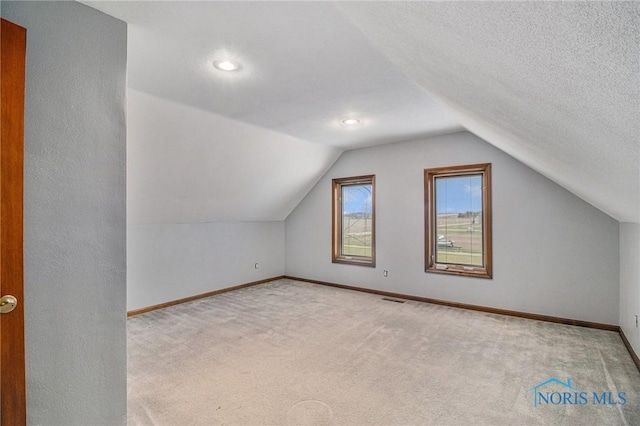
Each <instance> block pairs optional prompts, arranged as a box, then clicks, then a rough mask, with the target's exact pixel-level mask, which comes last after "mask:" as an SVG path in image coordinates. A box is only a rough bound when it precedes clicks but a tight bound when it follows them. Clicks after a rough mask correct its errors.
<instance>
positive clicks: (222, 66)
mask: <svg viewBox="0 0 640 426" xmlns="http://www.w3.org/2000/svg"><path fill="white" fill-rule="evenodd" d="M213 66H214V67H216V68H218V69H219V70H222V71H240V68H241V66H240V64H239V63H237V62H233V61H228V60H224V61H215V62H214V63H213Z"/></svg>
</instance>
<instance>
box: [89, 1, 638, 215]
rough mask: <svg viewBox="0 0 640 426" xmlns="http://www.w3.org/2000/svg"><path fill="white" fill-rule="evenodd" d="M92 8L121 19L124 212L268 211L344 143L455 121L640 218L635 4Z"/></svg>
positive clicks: (293, 200) (281, 205)
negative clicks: (349, 121) (233, 64)
mask: <svg viewBox="0 0 640 426" xmlns="http://www.w3.org/2000/svg"><path fill="white" fill-rule="evenodd" d="M87 4H89V5H91V6H92V7H96V8H98V9H100V10H103V11H104V12H106V13H109V14H111V15H113V16H115V17H117V18H120V19H123V20H125V21H126V22H128V23H129V46H128V49H129V63H128V67H129V70H128V73H129V75H128V78H129V87H130V88H131V91H132V93H133V94H132V95H131V96H130V100H129V104H130V111H129V127H130V129H132V130H131V131H130V135H129V144H130V146H131V149H134V150H136V153H135V154H134V155H133V156H132V155H129V164H128V169H129V181H128V182H129V187H130V199H129V200H130V203H129V206H130V208H129V210H130V215H129V216H130V220H132V221H140V222H175V221H177V222H182V221H186V222H192V221H215V220H281V219H283V218H284V217H286V215H287V214H288V213H289V212H290V211H291V209H293V208H294V207H295V204H297V202H298V201H299V200H300V199H301V198H302V196H304V194H305V193H306V191H308V190H309V189H310V188H311V186H312V185H313V184H314V183H315V182H316V181H317V179H318V178H319V177H320V176H321V175H322V174H323V173H324V172H325V171H326V170H327V168H328V167H330V165H331V163H332V162H333V161H334V160H335V158H337V156H338V155H339V153H340V152H341V151H342V150H346V149H354V148H359V147H363V146H370V145H375V144H381V143H389V142H396V141H401V140H407V139H411V138H417V137H422V136H429V135H435V134H442V133H448V132H454V131H458V130H460V129H462V128H463V127H462V126H464V127H465V128H467V129H468V130H470V131H472V132H474V133H476V134H477V135H478V136H480V137H482V138H483V139H485V140H487V141H488V142H489V143H492V144H494V145H496V146H497V147H498V148H500V149H502V150H504V151H506V152H507V153H509V154H510V155H512V156H514V157H515V158H517V159H519V160H520V161H522V162H524V163H525V164H527V165H529V166H531V167H532V168H534V169H536V170H538V171H539V172H541V173H543V174H544V175H546V176H547V177H549V178H551V179H553V180H555V181H556V182H558V183H559V184H561V185H562V186H564V187H566V188H567V189H569V190H570V191H572V192H574V193H575V194H577V195H578V196H580V197H582V198H583V199H585V200H586V201H588V202H590V203H592V204H593V205H595V206H596V207H598V208H600V209H601V210H603V211H605V212H606V213H608V214H610V215H611V216H613V217H614V218H616V219H618V220H620V221H632V222H639V221H640V166H639V165H640V149H639V146H640V142H639V141H640V132H639V124H638V123H639V118H640V116H639V114H640V104H639V99H640V83H639V79H638V76H639V75H640V63H639V61H640V52H639V46H640V30H639V28H640V17H639V12H638V10H639V8H638V3H637V2H629V3H618V2H616V3H565V2H561V3H556V2H87ZM221 55H226V56H230V57H231V58H233V59H236V60H238V61H240V62H241V63H242V65H243V70H242V71H241V72H239V73H234V74H226V75H225V74H223V73H221V72H220V71H217V70H215V69H213V68H212V67H211V62H212V61H213V60H214V59H216V58H218V57H220V56H221ZM185 108H188V109H185ZM136 111H137V112H136ZM191 114H193V116H191ZM347 116H356V117H358V118H360V119H361V120H362V124H361V125H360V126H356V127H355V128H347V127H345V126H344V125H343V124H342V123H341V120H342V118H344V117H347ZM154 117H156V118H155V119H154ZM157 117H162V123H163V125H162V126H160V127H158V126H156V127H153V125H155V124H153V123H154V121H153V120H156V123H157ZM190 117H191V118H190ZM194 121H195V122H194ZM196 122H197V123H196ZM208 122H211V123H215V125H213V124H212V125H210V126H209V125H207V124H205V123H208ZM152 124H153V125H152ZM192 126H195V128H196V129H198V130H197V131H194V132H189V129H190V128H192ZM207 126H208V127H207ZM244 126H248V127H244ZM240 128H242V129H243V130H242V131H239V130H238V129H240ZM158 129H162V131H159V130H158ZM248 129H250V130H248ZM249 134H250V135H249ZM278 135H280V136H278ZM247 138H249V139H247ZM281 140H282V141H286V142H285V143H281ZM185 141H187V142H185ZM159 147H161V148H159ZM236 147H237V148H238V149H235V148H236ZM293 147H297V148H298V149H294V148H293ZM156 149H160V152H164V154H161V153H159V152H154V150H156ZM252 156H253V157H255V158H259V159H260V161H257V163H259V164H261V165H277V166H274V167H272V168H269V167H255V163H254V160H250V159H249V157H252ZM154 158H155V160H153V159H154ZM207 159H209V160H211V161H214V160H215V161H214V162H213V163H211V164H212V166H211V167H210V170H206V169H207V165H208V164H210V163H208V162H207ZM216 161H217V162H216ZM134 162H135V164H134ZM249 163H251V164H249ZM194 164H196V165H197V167H193V165H194ZM133 169H135V170H133ZM167 169H170V170H171V173H170V175H169V176H166V175H165V176H163V175H162V173H163V171H165V170H167ZM203 170H206V172H204V174H200V172H202V171H203ZM225 171H226V172H225ZM271 171H273V173H274V176H275V175H278V172H279V171H286V172H285V173H284V174H281V175H278V176H280V178H275V177H274V179H275V180H274V181H273V185H272V186H270V187H269V188H263V187H261V186H256V185H254V184H251V182H254V183H255V182H263V181H264V180H265V179H269V176H270V173H271ZM285 175H286V176H287V178H285V177H284V176H285ZM229 182H234V183H233V184H232V186H231V187H229V186H228V185H227V184H228V183H229ZM136 188H137V189H136ZM256 193H258V194H260V197H262V198H263V201H264V202H262V203H254V204H252V205H247V203H246V202H245V201H246V200H249V199H252V197H254V196H255V195H256ZM138 196H139V197H140V198H138ZM216 197H220V198H218V200H219V203H218V202H216V199H217V198H216ZM136 200H137V201H136ZM203 200H208V202H207V203H205V202H203ZM243 200H244V201H243ZM221 203H224V204H225V205H226V207H220V205H219V204H221ZM132 206H133V208H132Z"/></svg>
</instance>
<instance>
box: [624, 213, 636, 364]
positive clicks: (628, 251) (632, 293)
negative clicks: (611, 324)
mask: <svg viewBox="0 0 640 426" xmlns="http://www.w3.org/2000/svg"><path fill="white" fill-rule="evenodd" d="M636 315H640V224H637V223H621V224H620V327H621V328H622V331H623V332H624V335H625V336H626V337H627V339H628V340H629V342H630V343H631V346H633V349H634V350H635V352H636V354H638V355H640V328H638V327H636V321H635V316H636Z"/></svg>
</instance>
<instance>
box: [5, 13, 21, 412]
mask: <svg viewBox="0 0 640 426" xmlns="http://www.w3.org/2000/svg"><path fill="white" fill-rule="evenodd" d="M26 39H27V31H26V30H25V29H24V28H22V27H20V26H18V25H15V24H13V23H11V22H8V21H5V20H4V19H2V32H1V37H0V43H1V47H0V53H1V54H0V56H1V59H0V68H1V75H0V76H1V78H0V79H1V80H2V84H1V86H0V98H1V102H0V108H1V112H2V113H1V115H2V127H1V129H0V134H1V137H0V139H1V141H0V296H4V295H8V294H10V295H13V296H15V297H16V298H17V299H18V304H17V305H16V308H15V309H14V310H13V311H12V312H10V313H5V314H0V354H1V356H0V384H1V387H0V423H1V424H2V425H24V424H26V386H25V356H24V290H23V285H24V265H23V248H22V247H23V183H24V177H23V174H24V171H23V170H24V169H23V167H24V166H23V161H24V152H23V146H24V81H25V61H26V58H25V55H26Z"/></svg>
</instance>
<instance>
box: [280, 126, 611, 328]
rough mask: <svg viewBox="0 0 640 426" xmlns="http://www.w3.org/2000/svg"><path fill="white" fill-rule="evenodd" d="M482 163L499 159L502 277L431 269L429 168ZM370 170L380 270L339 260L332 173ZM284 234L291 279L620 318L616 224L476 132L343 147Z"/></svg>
mask: <svg viewBox="0 0 640 426" xmlns="http://www.w3.org/2000/svg"><path fill="white" fill-rule="evenodd" d="M482 162H491V163H493V168H492V172H493V226H494V231H493V247H494V252H493V255H494V263H493V268H494V278H493V279H492V280H486V279H478V278H469V277H457V276H445V275H439V274H427V273H425V272H424V205H423V204H424V195H423V194H424V192H423V170H424V169H425V168H429V167H437V166H450V165H457V164H472V163H482ZM364 174H375V175H376V186H377V187H376V214H377V217H376V221H377V224H376V226H377V234H376V240H377V245H376V252H377V267H376V268H368V267H363V266H353V265H343V264H332V263H331V179H332V178H337V177H348V176H357V175H364ZM285 235H286V245H285V256H286V257H285V258H286V264H285V271H286V274H287V275H292V276H298V277H304V278H311V279H316V280H323V281H330V282H335V283H340V284H347V285H353V286H359V287H367V288H372V289H377V290H385V291H392V292H398V293H404V294H409V295H416V296H424V297H431V298H436V299H442V300H448V301H454V302H462V303H469V304H476V305H482V306H490V307H496V308H502V309H513V310H517V311H523V312H530V313H537V314H544V315H553V316H559V317H564V318H571V319H577V320H586V321H596V322H601V323H607V324H617V323H618V310H619V300H618V298H619V224H618V222H617V221H616V220H614V219H612V218H611V217H609V216H608V215H606V214H604V213H602V212H601V211H600V210H598V209H596V208H594V207H593V206H591V205H589V204H587V203H586V202H584V201H582V200H581V199H579V198H577V197H576V196H574V195H573V194H571V193H570V192H568V191H566V190H565V189H563V188H562V187H560V186H558V185H557V184H555V183H554V182H552V181H550V180H549V179H547V178H545V177H543V176H542V175H540V174H538V173H537V172H535V171H533V170H531V169H530V168H528V167H526V166H525V165H523V164H522V163H520V162H518V161H516V160H515V159H513V158H512V157H510V156H508V155H506V154H505V153H503V152H502V151H499V150H498V149H496V148H494V147H492V146H491V145H489V144H487V143H486V142H484V141H483V140H481V139H479V138H478V137H476V136H474V135H472V134H470V133H466V132H463V133H456V134H452V135H446V136H440V137H433V138H429V139H425V140H419V141H412V142H405V143H397V144H391V145H383V146H379V147H373V148H367V149H361V150H355V151H349V152H346V153H344V154H343V155H342V157H341V158H340V159H339V160H338V161H337V162H336V164H334V166H333V167H332V168H331V169H330V170H329V172H328V173H327V174H326V175H325V176H324V177H323V178H322V179H321V180H320V181H319V183H318V184H317V185H316V187H315V188H314V189H313V190H312V191H311V192H310V193H309V194H308V195H307V197H306V198H305V199H304V200H303V201H302V203H300V204H299V205H298V207H297V208H296V209H295V210H294V211H293V212H292V213H291V215H290V216H289V217H288V218H287V220H286V222H285ZM384 269H387V270H389V276H388V277H387V278H384V277H383V275H382V271H383V270H384Z"/></svg>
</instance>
